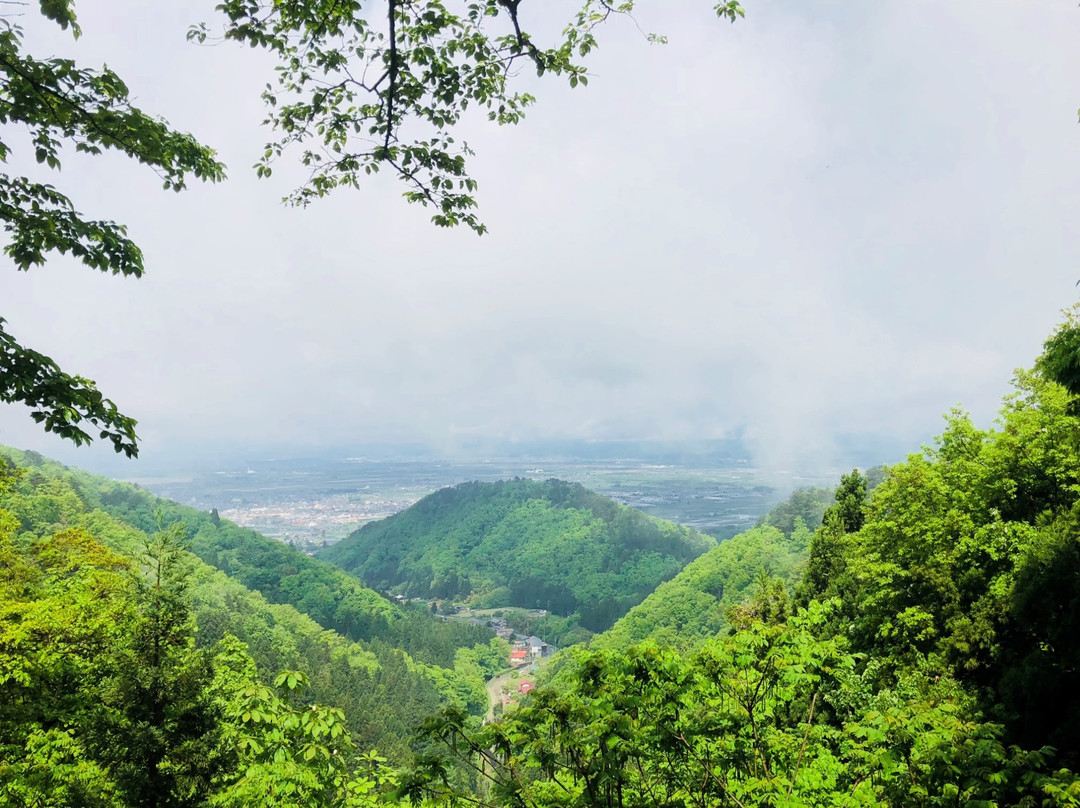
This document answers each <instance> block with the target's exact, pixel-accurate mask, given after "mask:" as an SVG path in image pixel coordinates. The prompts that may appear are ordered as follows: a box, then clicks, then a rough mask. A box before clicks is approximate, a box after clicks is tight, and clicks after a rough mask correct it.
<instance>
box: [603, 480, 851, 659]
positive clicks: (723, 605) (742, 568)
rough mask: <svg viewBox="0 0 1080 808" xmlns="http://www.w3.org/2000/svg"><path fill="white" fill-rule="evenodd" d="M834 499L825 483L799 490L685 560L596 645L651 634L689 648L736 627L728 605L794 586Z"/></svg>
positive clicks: (614, 645) (626, 642)
mask: <svg viewBox="0 0 1080 808" xmlns="http://www.w3.org/2000/svg"><path fill="white" fill-rule="evenodd" d="M832 499H833V492H832V490H831V489H826V488H807V489H799V490H797V491H795V492H793V493H792V494H791V496H790V497H789V498H788V499H787V500H785V501H783V502H781V503H779V504H777V505H776V506H775V507H774V508H773V509H772V510H771V511H770V512H769V513H768V514H766V515H765V516H764V517H763V518H762V519H761V521H760V522H759V524H758V526H757V527H755V528H753V529H751V530H747V531H745V532H743V533H740V534H738V535H737V536H733V537H732V538H730V539H728V540H727V541H725V542H722V543H721V544H719V545H717V546H716V547H714V548H713V549H711V550H709V551H708V552H707V553H705V554H704V555H702V556H701V557H700V558H697V559H695V560H694V561H692V562H690V563H689V564H687V565H686V568H685V569H683V570H682V571H681V572H680V573H679V574H678V575H676V576H675V577H674V578H672V579H671V580H670V581H665V582H664V583H662V584H660V586H658V587H657V588H656V591H655V592H653V593H652V594H651V595H649V597H647V598H646V599H645V600H644V601H642V602H641V603H640V604H638V605H637V606H635V607H634V608H633V609H631V610H630V611H629V612H628V613H627V614H625V615H624V616H623V617H621V618H619V620H618V622H616V623H615V625H614V626H612V627H611V628H610V629H608V630H607V631H605V632H604V633H603V634H600V635H598V636H596V637H594V638H593V639H592V642H591V647H592V648H596V649H602V648H610V649H619V648H627V647H629V646H631V645H636V644H638V643H641V642H643V641H645V640H653V641H655V642H657V643H659V644H661V645H667V646H670V647H672V648H679V649H683V650H689V649H692V648H696V647H697V646H698V645H700V644H701V643H702V642H704V641H705V640H707V639H708V638H710V637H715V636H716V635H717V634H719V633H720V632H722V631H724V630H725V629H727V628H728V627H729V626H730V620H729V612H730V610H731V609H732V608H733V607H735V606H737V605H739V604H740V603H743V602H744V601H746V600H748V599H749V598H750V597H752V596H753V595H754V593H755V592H756V591H758V590H759V589H761V588H762V587H763V586H768V585H770V582H772V581H776V580H779V581H781V582H783V583H784V584H785V585H787V586H794V584H795V582H796V581H797V580H798V578H799V575H800V574H801V573H802V569H803V566H804V565H805V561H806V556H807V552H808V550H809V547H810V537H811V535H812V531H813V530H814V529H815V528H817V527H818V526H819V525H820V524H821V520H822V516H823V515H824V513H825V509H826V507H827V506H828V504H829V503H830V502H831V501H832Z"/></svg>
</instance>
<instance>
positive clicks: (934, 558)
mask: <svg viewBox="0 0 1080 808" xmlns="http://www.w3.org/2000/svg"><path fill="white" fill-rule="evenodd" d="M1042 364H1045V362H1044V363H1042ZM1075 401H1076V399H1075V398H1074V397H1073V396H1072V395H1071V394H1070V393H1069V392H1068V391H1067V390H1066V389H1065V388H1063V387H1061V386H1059V385H1058V384H1056V383H1054V382H1052V381H1050V380H1048V379H1046V378H1045V377H1043V376H1042V375H1041V374H1039V373H1034V374H1033V373H1027V372H1021V373H1019V374H1018V375H1017V377H1016V392H1015V393H1014V394H1013V395H1011V396H1010V397H1009V398H1007V399H1006V403H1005V407H1004V409H1003V410H1002V414H1001V417H1000V420H999V425H1000V426H999V428H998V429H994V430H980V429H977V428H976V427H975V426H974V425H973V424H972V423H971V421H970V420H969V419H968V417H967V416H966V415H965V414H963V413H961V412H954V413H952V415H951V416H950V417H949V419H948V426H947V429H946V431H945V433H944V434H943V435H942V436H941V438H940V439H939V440H938V442H937V445H936V446H935V447H934V448H932V449H927V450H925V451H924V452H923V453H922V454H918V455H912V456H911V457H909V458H908V460H907V461H906V462H905V463H902V464H899V465H897V466H893V467H892V468H891V469H890V470H889V475H888V477H887V479H886V480H885V481H884V482H883V483H882V484H881V485H880V486H879V487H878V488H877V489H875V491H874V495H873V497H872V498H871V500H870V503H869V505H868V507H867V508H866V511H865V524H863V525H862V527H861V529H860V530H858V531H857V532H854V533H850V534H841V533H838V532H836V531H833V533H832V535H831V538H829V545H828V548H827V552H826V550H825V545H826V542H825V541H821V542H819V538H818V537H815V550H816V551H818V550H820V552H818V560H819V561H820V563H819V564H818V565H817V568H816V571H817V574H816V575H815V577H814V579H813V580H812V581H810V580H809V579H808V584H812V585H811V586H810V587H809V588H810V595H811V596H821V595H825V596H838V597H840V598H841V600H842V603H843V609H842V612H841V614H840V615H839V616H838V620H837V624H836V625H835V627H834V630H835V631H837V632H843V633H844V634H845V635H846V636H849V637H850V638H851V639H852V641H853V642H854V643H855V647H856V648H857V649H858V650H860V651H862V652H865V653H869V654H872V655H873V656H874V657H875V658H878V659H881V660H884V661H886V662H887V667H888V668H889V669H892V670H899V669H903V668H905V667H910V666H912V665H915V664H921V663H920V662H919V661H920V660H926V664H927V665H928V669H929V670H932V671H936V673H937V674H944V673H948V674H950V675H953V676H955V677H957V678H958V679H959V680H961V681H962V682H964V683H965V684H966V685H968V686H969V687H971V688H972V690H973V692H975V693H977V694H978V696H979V699H980V703H981V704H982V707H983V709H984V710H985V711H986V712H987V713H988V714H990V715H992V716H994V717H995V718H996V719H997V720H999V721H1001V722H1002V723H1003V724H1004V725H1005V727H1006V731H1007V738H1008V739H1009V740H1010V741H1011V742H1017V743H1021V744H1023V745H1027V746H1034V745H1040V744H1049V745H1052V746H1054V747H1057V749H1058V755H1059V758H1060V759H1061V760H1062V761H1063V762H1065V763H1067V764H1068V765H1076V764H1077V763H1078V762H1080V731H1078V729H1077V728H1078V726H1080V724H1078V720H1080V712H1078V710H1080V703H1078V702H1077V700H1076V698H1075V693H1076V692H1077V688H1078V687H1080V678H1078V676H1080V673H1078V671H1080V658H1078V656H1077V651H1076V646H1075V643H1073V642H1071V641H1069V640H1066V639H1065V638H1066V636H1075V632H1076V631H1077V630H1080V598H1078V597H1077V585H1076V581H1077V580H1078V579H1080V565H1078V559H1080V532H1078V530H1077V519H1078V508H1080V497H1078V494H1080V420H1078V419H1077V417H1076V415H1075V414H1074V412H1075V408H1074V402H1075ZM819 536H825V537H828V531H827V529H826V528H823V530H822V532H821V533H819ZM814 570H815V567H814V566H813V562H812V567H811V572H814Z"/></svg>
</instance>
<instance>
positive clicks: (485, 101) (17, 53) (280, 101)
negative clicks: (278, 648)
mask: <svg viewBox="0 0 1080 808" xmlns="http://www.w3.org/2000/svg"><path fill="white" fill-rule="evenodd" d="M23 5H24V3H22V2H15V1H14V0H13V2H10V3H7V4H5V3H3V2H0V127H2V128H0V162H7V160H8V158H9V157H10V156H11V154H12V147H11V145H10V143H11V142H12V138H11V137H10V136H9V134H10V133H11V132H13V131H18V132H21V133H25V134H26V135H27V136H28V137H29V141H30V144H31V146H32V148H33V150H34V157H35V159H36V160H37V162H38V163H39V164H41V165H42V166H44V167H45V168H46V169H52V170H59V169H60V168H61V156H62V155H63V154H64V153H65V149H66V150H68V151H72V150H73V151H74V152H75V153H84V154H89V155H98V154H101V153H102V152H103V151H105V150H106V149H111V150H114V151H119V152H121V153H123V154H124V155H126V156H128V157H130V158H132V159H134V160H137V161H138V162H140V163H143V164H144V165H147V166H149V167H150V168H151V169H152V170H153V171H155V172H156V173H157V175H158V176H159V177H160V178H161V181H162V184H163V186H164V187H165V188H166V189H172V190H175V191H180V190H182V189H183V188H184V187H185V186H186V185H187V182H188V181H189V179H191V178H195V179H199V180H206V181H210V182H218V181H220V180H223V179H224V177H225V169H224V166H223V165H222V164H221V163H220V162H219V161H218V160H217V158H216V155H215V153H214V152H213V150H211V149H209V148H207V147H206V146H204V145H202V144H200V143H199V142H198V141H197V140H196V139H195V138H194V137H193V136H192V135H190V134H186V133H183V132H178V131H176V130H174V129H172V128H171V127H170V126H169V125H168V124H167V123H166V122H165V121H163V120H161V119H160V118H156V117H154V116H152V115H149V114H148V113H146V112H144V111H143V110H141V109H139V108H138V107H136V106H135V105H134V104H133V103H132V101H131V97H130V94H129V91H128V87H127V85H126V84H125V83H124V81H123V80H122V79H121V78H120V77H119V76H118V75H117V74H116V73H114V72H113V71H112V70H109V69H108V68H107V67H102V68H101V69H100V70H94V69H87V68H84V67H80V66H78V65H76V63H75V62H74V61H72V60H70V59H61V58H47V59H39V58H36V57H35V56H33V55H31V54H29V53H27V52H26V51H25V50H24V40H23V32H22V30H21V29H20V28H19V26H18V25H16V24H15V23H13V22H12V21H11V20H10V19H9V16H11V12H10V9H9V7H15V8H19V9H20V10H19V12H18V13H19V14H21V13H22V10H21V8H20V7H21V6H23ZM37 5H38V8H39V10H40V13H41V14H42V16H43V17H45V18H46V19H48V20H51V21H52V22H54V23H56V24H57V25H59V26H60V27H61V28H62V29H64V30H68V31H71V33H72V35H73V36H75V37H78V36H80V35H81V33H82V31H81V29H80V27H79V24H78V21H77V19H76V15H75V10H74V0H38V4H37ZM529 8H530V9H531V8H532V6H530V7H529ZM633 8H634V3H633V2H632V0H624V1H623V2H619V3H612V2H608V0H584V4H583V5H582V6H581V8H580V9H579V10H578V12H577V13H576V14H574V15H573V17H572V19H571V20H570V22H569V23H568V24H567V25H566V27H565V28H564V29H563V31H562V34H561V36H559V37H558V38H557V41H556V42H555V43H554V44H552V45H540V44H538V43H537V42H536V41H535V40H534V37H533V36H532V35H531V34H530V33H529V32H528V29H527V26H526V19H525V17H524V15H523V12H522V0H477V1H476V2H471V3H463V2H460V0H458V1H457V2H449V1H444V0H417V1H416V2H409V0H385V2H382V3H374V4H361V3H360V2H359V0H226V1H225V2H223V3H221V4H220V5H219V6H218V7H217V9H218V11H220V12H221V13H222V14H223V16H224V17H225V27H224V32H223V35H222V36H223V38H225V39H229V40H237V41H240V42H246V43H248V44H249V45H251V46H252V47H259V48H263V49H266V50H268V51H270V52H272V53H273V54H275V55H276V56H277V57H278V60H279V64H278V67H277V80H276V84H275V83H271V84H267V88H266V91H265V92H264V94H263V97H264V99H265V100H266V102H267V104H268V105H269V108H270V114H269V117H268V119H267V123H268V124H269V125H270V126H271V127H272V128H273V130H274V131H275V133H276V138H277V139H276V140H273V141H271V142H270V143H269V144H268V145H267V147H266V151H265V153H264V154H263V157H262V159H261V160H260V161H259V162H258V164H257V165H256V170H257V173H258V174H259V175H260V176H267V175H269V174H270V172H271V170H272V166H273V164H274V162H275V161H276V160H277V159H278V158H279V157H281V156H282V155H284V154H285V152H286V151H287V150H292V149H294V148H295V149H296V150H298V151H299V159H300V162H301V163H302V164H303V165H305V166H307V168H308V169H309V172H310V173H309V175H308V177H307V180H306V181H305V182H304V183H303V185H302V186H301V187H300V188H298V189H297V190H296V191H295V192H294V193H293V194H292V195H291V196H290V197H289V198H288V200H287V201H289V202H291V203H293V204H299V205H305V204H307V203H308V202H310V201H311V200H312V199H315V198H318V197H321V196H324V195H326V194H327V193H329V192H330V191H332V190H334V189H335V188H338V187H340V186H351V187H358V186H359V183H360V179H361V177H362V176H364V175H367V174H371V173H373V172H376V171H379V170H380V169H382V168H389V169H390V170H392V171H393V172H394V173H396V174H397V176H398V177H400V178H401V179H402V180H403V181H404V182H405V183H406V186H407V190H406V192H405V197H406V198H407V199H408V200H409V201H411V202H419V203H420V204H422V205H425V206H428V205H430V206H432V207H433V208H434V209H435V215H434V216H433V221H434V222H435V223H436V224H438V225H441V226H452V225H457V224H465V225H468V226H469V227H470V228H472V229H473V230H475V231H476V232H477V233H483V232H484V230H485V227H484V225H483V223H482V222H481V221H480V220H479V218H478V217H477V215H476V212H475V208H476V200H475V198H474V193H475V191H476V181H475V180H474V179H473V178H472V177H471V176H470V175H469V173H468V171H467V167H466V158H467V157H468V156H469V155H470V154H471V152H470V150H469V147H468V145H467V144H466V143H464V142H458V141H457V139H456V138H455V137H454V136H453V134H452V132H453V130H454V127H455V126H456V125H457V124H458V123H459V122H460V121H461V119H462V116H464V115H465V114H466V113H467V111H468V110H469V109H470V107H473V108H478V109H480V110H483V111H484V112H485V113H486V114H487V116H488V117H489V118H490V119H491V120H492V121H494V122H495V123H498V124H509V123H517V122H518V121H520V120H521V119H522V117H523V116H524V114H525V110H526V108H527V107H528V106H529V105H530V104H531V103H532V102H533V100H534V99H533V96H532V95H530V94H529V93H528V92H525V91H524V90H522V89H520V87H519V82H518V81H516V79H517V78H518V77H519V75H520V70H521V68H522V67H524V66H528V67H529V68H531V69H533V70H535V71H536V73H537V75H540V76H542V75H545V74H549V73H550V74H554V75H557V76H563V77H566V78H567V80H568V81H569V83H570V85H571V86H573V87H576V86H578V85H582V84H587V83H588V75H587V74H586V71H585V67H584V65H583V64H582V60H583V59H584V58H585V57H586V56H587V55H588V54H589V53H590V51H592V50H593V49H594V48H595V47H596V45H597V41H596V39H595V37H594V31H595V29H596V28H597V26H599V25H600V24H602V23H603V22H605V21H606V20H607V19H609V18H610V17H611V16H612V15H613V14H614V15H628V14H630V13H631V12H632V11H633ZM714 8H715V10H716V13H717V15H718V16H720V17H721V18H725V19H729V20H732V21H734V20H735V19H737V18H738V17H740V16H742V13H743V12H742V8H741V7H740V6H739V4H738V3H737V2H720V3H719V4H717V5H716V6H715V7H714ZM369 14H373V15H374V16H372V17H370V21H369V16H368V15H369ZM209 35H210V31H209V28H208V27H207V26H206V25H201V26H197V27H196V28H194V29H192V30H191V31H190V32H189V38H191V39H194V40H196V41H200V42H203V41H206V39H207V37H208V36H209ZM652 39H654V41H660V40H662V37H653V38H652ZM0 225H2V227H3V229H4V231H5V232H6V234H7V236H8V238H7V243H6V244H5V246H4V248H3V249H4V253H5V254H6V255H7V256H8V257H9V258H10V259H12V261H13V262H14V264H15V266H16V268H17V269H20V270H29V269H30V268H31V267H33V266H40V265H42V264H44V263H45V261H46V260H47V258H48V256H49V255H50V254H51V253H60V254H61V255H71V256H73V257H75V258H77V259H78V260H79V261H81V262H82V263H83V264H85V265H86V266H88V267H90V268H91V269H96V270H99V271H102V272H111V273H113V274H122V275H131V276H135V277H139V276H141V275H142V273H143V271H144V269H145V266H144V259H143V254H142V252H141V250H140V249H139V247H138V246H137V245H136V244H135V242H134V241H132V240H131V239H130V238H129V237H128V233H127V229H126V228H125V227H124V226H123V225H122V224H117V223H116V222H112V221H103V220H96V219H92V218H88V217H86V216H84V215H83V214H82V213H80V212H79V210H78V209H77V208H76V206H75V203H74V202H73V201H72V200H71V199H70V198H69V197H68V196H67V195H65V194H64V193H63V192H61V191H60V190H58V189H56V188H54V187H53V186H52V185H49V184H47V183H42V182H40V181H38V180H31V179H28V178H26V177H17V176H12V175H11V174H10V173H5V172H0ZM3 322H4V321H3V320H2V319H0V402H7V403H21V404H26V405H29V406H30V407H31V408H32V409H33V413H32V417H33V418H34V420H36V421H37V422H38V423H41V424H42V425H43V426H44V427H45V430H46V431H49V432H54V433H56V434H59V435H60V436H61V437H63V438H66V439H69V440H72V441H74V442H75V443H76V444H84V443H88V442H89V441H91V440H92V439H93V438H94V437H95V436H94V434H93V432H94V431H95V430H96V431H97V433H98V434H97V437H100V438H102V439H108V440H110V441H112V443H113V446H114V448H115V449H116V451H118V452H123V453H125V454H127V455H128V456H129V457H133V456H135V455H136V454H137V453H138V444H137V439H136V435H135V420H134V419H133V418H130V417H128V416H125V415H123V414H121V413H120V412H119V411H118V410H117V408H116V406H115V405H114V404H113V403H112V402H111V401H110V400H108V399H106V398H104V397H103V396H102V395H101V393H100V392H98V390H97V388H96V387H95V385H94V383H93V382H92V381H90V380H88V379H85V378H83V377H81V376H77V375H70V374H68V373H66V372H64V371H63V370H61V369H60V367H59V366H58V365H57V363H56V362H55V361H53V360H52V359H50V358H49V357H48V356H46V355H44V354H41V353H39V352H37V351H34V350H31V349H30V348H27V347H24V346H23V345H22V344H20V343H19V342H18V341H17V340H16V339H15V338H14V337H13V336H11V335H10V334H8V333H7V332H6V331H5V330H4V327H3Z"/></svg>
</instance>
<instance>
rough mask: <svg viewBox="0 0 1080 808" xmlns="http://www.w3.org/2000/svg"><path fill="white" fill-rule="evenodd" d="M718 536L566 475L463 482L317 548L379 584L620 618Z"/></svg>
mask: <svg viewBox="0 0 1080 808" xmlns="http://www.w3.org/2000/svg"><path fill="white" fill-rule="evenodd" d="M714 544H715V542H714V541H713V540H712V539H711V538H709V537H707V536H704V535H702V534H700V533H697V532H696V531H693V530H690V529H689V528H685V527H681V526H679V525H675V524H673V523H671V522H665V521H662V520H659V519H653V518H651V517H649V516H646V515H645V514H642V513H640V512H639V511H636V510H634V509H632V508H628V507H626V506H624V505H619V504H618V503H615V502H613V501H611V500H609V499H607V498H605V497H602V496H600V495H599V494H595V493H593V492H591V491H588V490H587V489H585V488H583V487H582V486H580V485H577V484H574V483H566V482H562V481H560V480H548V481H546V482H537V481H532V480H522V479H516V480H508V481H502V482H496V483H477V482H473V483H464V484H462V485H458V486H455V487H453V488H444V489H443V490H441V491H436V492H435V493H434V494H431V495H430V496H427V497H425V498H424V499H422V500H420V501H419V502H417V503H416V504H415V505H413V506H412V507H411V508H408V509H406V510H404V511H402V512H401V513H399V514H396V515H395V516H391V517H390V518H388V519H384V520H381V521H379V522H373V523H371V524H368V525H364V527H362V528H360V529H359V530H358V531H356V532H355V533H353V534H352V535H351V536H349V537H348V538H346V539H344V540H343V541H341V542H339V543H338V544H336V545H333V546H331V547H329V548H327V549H325V550H323V551H322V552H320V553H319V557H320V558H323V559H326V560H327V561H330V562H333V563H334V564H337V565H338V566H340V567H341V568H342V569H344V570H346V571H348V572H350V573H352V574H353V575H356V576H357V577H359V578H360V579H362V580H363V581H365V582H366V583H368V585H370V586H372V587H375V588H377V589H394V590H396V591H400V592H401V593H403V594H405V595H410V596H414V595H415V596H420V597H434V598H451V599H456V600H468V601H470V602H471V603H472V604H473V605H477V606H521V607H525V608H541V609H547V610H549V611H551V612H554V613H556V614H560V615H564V616H568V615H571V614H575V613H576V614H579V615H580V617H581V624H582V625H584V626H585V627H586V628H588V629H590V630H594V631H598V630H602V629H604V628H607V627H608V626H610V625H611V624H612V623H613V622H614V621H615V620H616V619H617V618H618V617H619V616H620V615H622V614H624V613H625V612H626V611H627V609H629V608H630V607H632V606H633V605H635V604H637V603H639V602H640V601H641V600H642V599H643V598H645V597H646V596H647V595H648V594H649V593H650V592H651V591H652V590H653V589H655V588H656V585H657V584H659V583H660V582H662V581H665V580H667V579H669V578H671V577H672V576H673V575H675V574H676V573H677V572H678V571H679V570H680V569H682V567H683V566H684V565H685V564H686V563H687V562H688V561H690V560H692V559H694V558H696V557H697V556H699V555H701V553H703V552H705V551H706V550H708V549H709V548H710V547H712V546H714Z"/></svg>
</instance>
